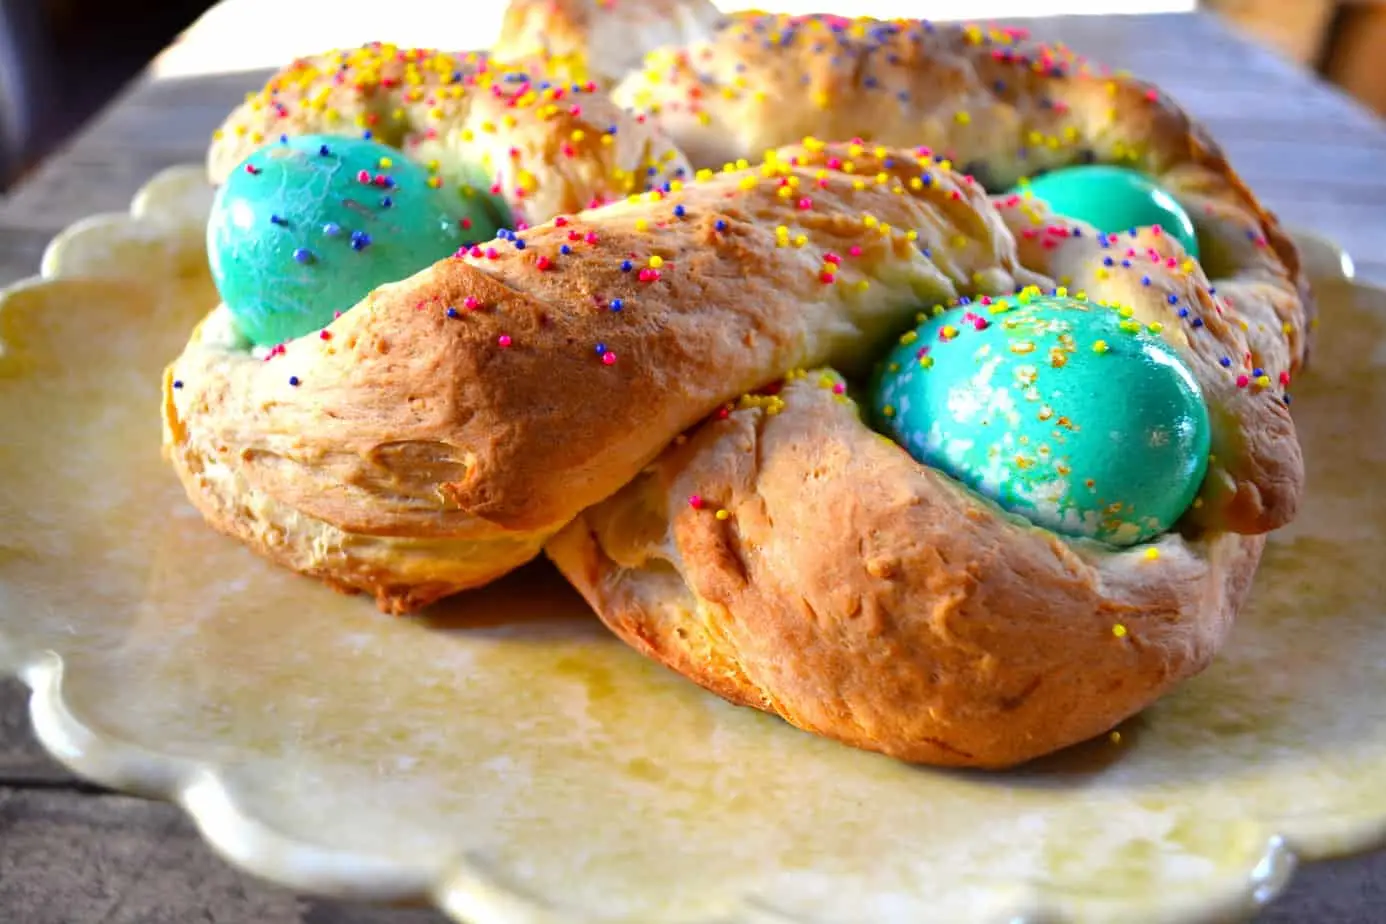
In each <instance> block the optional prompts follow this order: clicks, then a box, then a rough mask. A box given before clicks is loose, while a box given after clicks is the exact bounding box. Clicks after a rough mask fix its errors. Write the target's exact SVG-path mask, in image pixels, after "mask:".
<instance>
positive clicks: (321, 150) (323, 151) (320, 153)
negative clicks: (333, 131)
mask: <svg viewBox="0 0 1386 924" xmlns="http://www.w3.org/2000/svg"><path fill="white" fill-rule="evenodd" d="M331 153H332V152H331V151H329V150H328V149H327V145H325V144H324V145H322V146H321V147H319V148H318V156H319V157H326V156H327V155H328V154H331Z"/></svg>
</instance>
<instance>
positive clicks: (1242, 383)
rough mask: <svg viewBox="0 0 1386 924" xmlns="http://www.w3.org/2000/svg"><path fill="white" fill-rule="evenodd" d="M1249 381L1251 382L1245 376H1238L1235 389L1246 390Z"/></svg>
mask: <svg viewBox="0 0 1386 924" xmlns="http://www.w3.org/2000/svg"><path fill="white" fill-rule="evenodd" d="M1250 381H1251V379H1249V378H1247V377H1246V376H1244V375H1239V376H1237V387H1238V388H1246V386H1247V384H1248V383H1250Z"/></svg>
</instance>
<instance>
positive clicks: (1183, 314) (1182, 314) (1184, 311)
mask: <svg viewBox="0 0 1386 924" xmlns="http://www.w3.org/2000/svg"><path fill="white" fill-rule="evenodd" d="M1188 316H1189V309H1187V308H1180V309H1179V317H1181V318H1187V317H1188Z"/></svg>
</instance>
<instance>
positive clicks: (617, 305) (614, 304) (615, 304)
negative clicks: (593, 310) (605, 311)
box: [611, 298, 626, 311]
mask: <svg viewBox="0 0 1386 924" xmlns="http://www.w3.org/2000/svg"><path fill="white" fill-rule="evenodd" d="M624 307H626V303H625V302H623V301H621V300H620V299H619V298H613V299H612V300H611V310H612V311H620V310H621V309H622V308H624Z"/></svg>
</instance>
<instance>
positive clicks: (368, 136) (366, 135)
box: [361, 128, 375, 141]
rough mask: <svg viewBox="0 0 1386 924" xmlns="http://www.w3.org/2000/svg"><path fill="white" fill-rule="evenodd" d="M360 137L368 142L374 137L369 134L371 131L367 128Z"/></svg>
mask: <svg viewBox="0 0 1386 924" xmlns="http://www.w3.org/2000/svg"><path fill="white" fill-rule="evenodd" d="M361 137H362V138H365V139H366V140H367V141H370V140H371V138H373V137H375V136H374V135H373V134H372V133H371V130H370V129H369V128H368V129H366V130H365V131H363V132H362V133H361Z"/></svg>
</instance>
